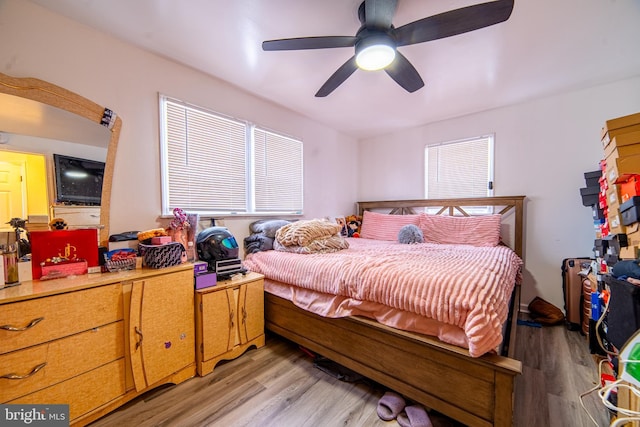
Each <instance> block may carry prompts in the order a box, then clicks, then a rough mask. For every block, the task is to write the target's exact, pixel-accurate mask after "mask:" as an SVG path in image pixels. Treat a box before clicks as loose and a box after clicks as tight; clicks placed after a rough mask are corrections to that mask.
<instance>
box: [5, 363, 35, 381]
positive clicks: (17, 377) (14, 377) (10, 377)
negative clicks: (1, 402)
mask: <svg viewBox="0 0 640 427" xmlns="http://www.w3.org/2000/svg"><path fill="white" fill-rule="evenodd" d="M45 366H47V362H44V363H41V364H39V365H38V366H36V367H35V368H33V369H32V370H31V372H29V373H28V374H26V375H17V374H6V375H3V376H1V377H0V378H5V379H8V380H23V379H25V378H29V377H31V376H33V375H35V374H36V372H38V371H39V370H40V369H42V368H44V367H45Z"/></svg>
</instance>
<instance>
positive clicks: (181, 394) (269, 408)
mask: <svg viewBox="0 0 640 427" xmlns="http://www.w3.org/2000/svg"><path fill="white" fill-rule="evenodd" d="M517 341H518V343H517V352H518V354H517V356H518V358H519V359H520V360H521V361H522V362H523V374H522V375H521V376H520V377H519V378H518V381H517V384H516V398H515V420H514V426H515V427H534V426H535V427H546V426H549V427H553V426H558V427H561V426H562V427H571V426H576V427H583V426H593V425H594V424H593V423H592V422H591V420H590V419H589V418H588V416H587V415H586V413H585V412H584V410H583V409H582V407H581V406H580V402H579V395H580V394H581V393H583V392H585V391H587V390H589V389H590V388H591V387H593V385H594V384H595V381H596V377H597V366H596V364H595V362H594V361H593V359H592V357H591V355H590V354H589V350H588V345H587V342H586V339H585V338H584V337H583V336H582V335H580V333H579V332H571V331H567V330H566V328H565V327H564V326H555V327H548V328H547V327H546V328H533V327H528V326H522V325H520V326H518V339H517ZM384 391H385V389H384V388H383V387H381V386H379V385H377V384H374V383H371V382H368V381H366V380H364V381H359V382H355V383H351V382H343V381H340V380H338V379H336V378H334V377H333V376H331V375H329V374H327V373H325V372H323V371H321V370H320V369H317V368H315V367H314V365H313V361H312V359H311V358H310V357H309V356H307V355H306V354H305V353H303V352H302V351H300V350H299V349H298V347H297V346H296V345H295V344H293V343H290V342H288V341H285V340H283V339H281V338H279V337H277V336H273V335H268V336H267V345H266V346H265V347H263V348H261V349H258V350H255V349H252V350H250V351H248V352H247V353H245V354H244V355H243V356H241V357H240V358H238V359H236V360H233V361H229V362H225V363H223V364H220V365H218V366H217V367H216V368H215V370H214V371H213V373H211V374H209V375H207V376H205V377H197V378H193V379H191V380H188V381H186V382H185V383H182V384H180V385H178V386H165V387H162V388H159V389H156V390H152V391H150V392H148V393H147V394H145V395H143V396H140V397H139V398H137V399H136V400H133V401H131V402H129V403H128V404H127V405H125V406H123V407H122V408H120V409H118V410H116V411H114V412H112V413H111V414H109V415H107V416H105V417H103V418H101V419H100V420H98V421H96V422H95V423H93V424H92V427H105V426H127V427H128V426H180V427H187V426H225V427H226V426H278V427H280V426H284V427H289V426H296V427H298V426H314V427H316V426H323V427H324V426H327V427H332V426H358V427H360V426H362V427H365V426H367V427H369V426H371V427H375V426H396V425H398V424H397V423H396V422H395V421H391V422H385V421H382V420H381V419H380V418H378V416H377V414H376V406H377V403H378V399H379V398H380V397H381V396H382V394H383V393H384ZM596 397H597V396H596V394H595V393H591V394H590V395H588V396H586V398H585V404H586V406H587V408H588V409H589V411H590V413H591V414H592V415H593V416H594V417H595V418H596V419H597V421H598V423H599V425H601V426H607V425H608V416H607V414H606V411H605V410H604V408H603V406H602V404H601V403H600V402H599V401H598V400H597V399H596ZM432 421H433V424H434V426H435V427H438V426H442V427H444V426H451V427H459V426H460V424H458V423H455V422H453V421H451V420H449V419H446V418H444V417H442V416H438V414H432Z"/></svg>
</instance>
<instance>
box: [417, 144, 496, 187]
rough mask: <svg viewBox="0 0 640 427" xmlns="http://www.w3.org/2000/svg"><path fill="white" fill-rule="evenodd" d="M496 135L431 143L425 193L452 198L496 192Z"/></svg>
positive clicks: (427, 162)
mask: <svg viewBox="0 0 640 427" xmlns="http://www.w3.org/2000/svg"><path fill="white" fill-rule="evenodd" d="M493 138H494V137H493V135H485V136H481V137H477V138H470V139H464V140H458V141H450V142H444V143H441V144H434V145H428V146H427V147H426V148H425V193H426V194H425V197H426V198H428V199H451V198H463V197H488V196H491V195H493Z"/></svg>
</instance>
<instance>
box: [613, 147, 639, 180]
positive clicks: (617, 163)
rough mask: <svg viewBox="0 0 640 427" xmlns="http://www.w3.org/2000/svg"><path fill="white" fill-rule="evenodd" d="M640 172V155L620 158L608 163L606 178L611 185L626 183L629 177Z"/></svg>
mask: <svg viewBox="0 0 640 427" xmlns="http://www.w3.org/2000/svg"><path fill="white" fill-rule="evenodd" d="M639 172H640V155H634V156H625V157H618V158H617V159H613V160H612V161H607V170H606V177H607V181H608V182H609V186H611V184H615V183H616V182H621V181H626V180H627V177H628V175H633V174H637V173H639Z"/></svg>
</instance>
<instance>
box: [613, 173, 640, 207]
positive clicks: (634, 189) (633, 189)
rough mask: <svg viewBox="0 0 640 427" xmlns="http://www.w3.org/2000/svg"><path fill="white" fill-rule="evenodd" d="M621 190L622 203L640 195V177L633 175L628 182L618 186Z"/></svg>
mask: <svg viewBox="0 0 640 427" xmlns="http://www.w3.org/2000/svg"><path fill="white" fill-rule="evenodd" d="M618 187H619V189H620V203H624V202H626V201H627V200H629V199H631V198H632V197H635V196H637V195H640V175H636V174H634V175H631V176H629V177H628V178H627V180H626V181H624V182H621V183H620V184H618Z"/></svg>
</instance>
